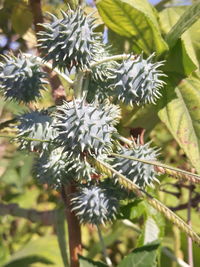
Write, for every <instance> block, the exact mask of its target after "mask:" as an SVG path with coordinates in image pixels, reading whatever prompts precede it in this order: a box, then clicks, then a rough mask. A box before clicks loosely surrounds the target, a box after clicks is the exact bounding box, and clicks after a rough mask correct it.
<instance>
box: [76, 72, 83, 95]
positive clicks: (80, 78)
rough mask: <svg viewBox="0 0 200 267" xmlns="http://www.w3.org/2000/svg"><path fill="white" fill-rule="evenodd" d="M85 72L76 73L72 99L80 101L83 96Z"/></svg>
mask: <svg viewBox="0 0 200 267" xmlns="http://www.w3.org/2000/svg"><path fill="white" fill-rule="evenodd" d="M84 76H85V72H83V71H80V70H79V71H78V73H77V74H76V78H75V80H74V97H75V98H76V99H80V98H82V96H83V83H84Z"/></svg>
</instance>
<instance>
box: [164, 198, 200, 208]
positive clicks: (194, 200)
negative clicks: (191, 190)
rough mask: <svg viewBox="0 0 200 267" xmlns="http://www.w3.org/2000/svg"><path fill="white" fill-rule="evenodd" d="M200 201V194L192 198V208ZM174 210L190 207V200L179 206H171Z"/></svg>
mask: <svg viewBox="0 0 200 267" xmlns="http://www.w3.org/2000/svg"><path fill="white" fill-rule="evenodd" d="M199 202H200V194H197V195H196V196H195V197H194V198H192V199H191V200H190V205H191V207H192V208H196V207H197V206H198V204H199ZM169 208H170V209H171V210H173V211H178V210H184V209H187V208H188V202H186V203H184V204H181V205H179V206H177V207H169Z"/></svg>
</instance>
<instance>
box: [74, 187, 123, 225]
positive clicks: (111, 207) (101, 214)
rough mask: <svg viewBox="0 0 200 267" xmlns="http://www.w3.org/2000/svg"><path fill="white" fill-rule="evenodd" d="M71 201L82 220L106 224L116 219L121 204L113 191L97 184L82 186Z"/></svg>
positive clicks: (95, 223) (82, 221)
mask: <svg viewBox="0 0 200 267" xmlns="http://www.w3.org/2000/svg"><path fill="white" fill-rule="evenodd" d="M71 203H72V210H73V211H75V213H76V215H77V217H78V218H79V220H80V222H81V223H83V224H85V223H90V224H93V225H99V224H105V223H106V222H107V221H111V220H112V219H114V218H115V216H116V214H117V210H118V206H119V201H118V199H117V198H116V197H115V195H114V192H113V191H110V190H109V189H108V188H103V187H101V186H97V185H91V186H84V187H81V188H80V191H79V192H78V193H76V194H75V195H74V197H73V198H72V202H71Z"/></svg>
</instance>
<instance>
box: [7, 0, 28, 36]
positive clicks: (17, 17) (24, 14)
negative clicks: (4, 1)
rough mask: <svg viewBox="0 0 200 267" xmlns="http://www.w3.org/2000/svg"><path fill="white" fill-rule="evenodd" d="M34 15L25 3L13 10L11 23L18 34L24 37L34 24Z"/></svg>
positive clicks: (19, 4) (17, 5)
mask: <svg viewBox="0 0 200 267" xmlns="http://www.w3.org/2000/svg"><path fill="white" fill-rule="evenodd" d="M32 20H33V18H32V13H31V11H30V9H29V6H28V5H27V4H26V3H25V2H22V3H18V4H16V5H15V7H14V8H13V10H12V15H11V22H12V27H13V29H14V30H15V32H16V33H19V34H20V35H23V34H24V33H25V32H26V31H27V30H28V29H29V27H30V26H31V24H32Z"/></svg>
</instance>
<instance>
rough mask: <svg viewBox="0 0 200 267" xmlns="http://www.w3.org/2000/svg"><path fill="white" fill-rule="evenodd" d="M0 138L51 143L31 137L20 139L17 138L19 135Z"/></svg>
mask: <svg viewBox="0 0 200 267" xmlns="http://www.w3.org/2000/svg"><path fill="white" fill-rule="evenodd" d="M0 137H2V138H10V139H14V138H18V139H23V140H27V141H35V142H43V143H51V141H48V140H42V139H36V138H30V137H20V136H17V135H2V134H1V135H0Z"/></svg>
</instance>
